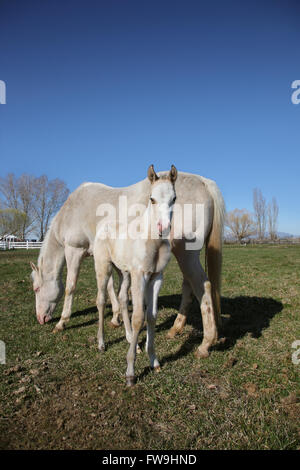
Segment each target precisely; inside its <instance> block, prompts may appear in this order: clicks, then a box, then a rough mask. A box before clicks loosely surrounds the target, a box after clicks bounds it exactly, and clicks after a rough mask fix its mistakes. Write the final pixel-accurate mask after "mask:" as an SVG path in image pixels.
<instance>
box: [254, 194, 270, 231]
mask: <svg viewBox="0 0 300 470" xmlns="http://www.w3.org/2000/svg"><path fill="white" fill-rule="evenodd" d="M253 208H254V217H255V223H256V229H257V236H258V238H259V239H260V240H262V239H263V238H264V237H265V233H266V223H267V205H266V199H265V198H264V196H263V195H262V192H261V190H260V189H258V188H255V189H254V190H253Z"/></svg>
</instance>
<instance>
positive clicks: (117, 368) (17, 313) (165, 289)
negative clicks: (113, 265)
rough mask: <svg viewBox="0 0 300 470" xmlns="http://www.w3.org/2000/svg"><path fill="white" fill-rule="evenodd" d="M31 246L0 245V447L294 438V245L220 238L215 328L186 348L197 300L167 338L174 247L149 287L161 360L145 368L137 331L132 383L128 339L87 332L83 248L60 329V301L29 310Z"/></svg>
mask: <svg viewBox="0 0 300 470" xmlns="http://www.w3.org/2000/svg"><path fill="white" fill-rule="evenodd" d="M37 256H38V252H37V251H34V250H31V251H28V252H27V251H25V250H24V251H23V250H18V251H9V252H1V253H0V276H1V277H0V279H1V287H0V305H1V313H0V340H2V341H4V342H5V344H6V365H4V364H0V376H1V385H0V400H1V401H0V403H1V405H0V406H1V409H0V448H1V449H151V450H158V449H164V450H167V449H168V450H171V449H299V448H300V442H299V441H300V434H299V418H300V403H299V371H300V364H299V365H297V364H294V363H293V362H292V353H293V352H294V351H293V349H292V343H293V342H294V341H295V340H300V247H299V246H247V247H239V246H230V247H227V246H225V247H224V265H223V288H222V313H223V325H224V327H223V332H222V335H223V336H224V337H225V338H226V340H225V341H224V342H221V343H220V344H219V345H218V346H216V347H215V348H214V349H213V350H212V352H211V354H210V356H209V358H207V359H201V360H198V359H196V358H195V356H194V351H195V350H196V348H197V346H198V345H199V344H200V343H201V337H202V325H201V316H200V311H199V306H198V304H197V302H196V301H194V303H193V306H192V309H191V312H190V315H189V317H188V324H187V326H186V328H185V330H184V333H183V334H182V335H181V336H178V337H176V338H175V339H173V340H167V339H166V334H167V331H168V329H169V328H170V327H171V326H172V324H173V321H174V318H175V315H176V313H177V309H178V307H179V303H180V293H181V274H180V272H179V268H178V266H177V263H176V262H175V260H174V258H172V260H171V262H170V264H169V265H168V267H167V269H166V271H165V280H164V283H163V286H162V290H161V293H160V299H159V315H158V321H157V326H156V337H155V342H156V349H157V354H158V358H159V359H160V362H161V365H162V370H161V372H160V373H155V372H153V371H151V370H150V369H149V361H148V356H147V355H146V354H145V351H144V346H145V330H143V331H142V332H141V334H140V337H139V343H140V345H141V348H142V353H141V354H139V355H138V356H137V360H136V374H137V377H138V381H137V384H136V385H135V386H134V387H132V388H126V386H125V370H126V353H127V350H128V343H127V342H126V340H125V332H124V328H123V327H121V328H119V329H111V328H109V326H108V323H109V320H110V319H111V309H110V305H108V306H107V308H106V314H105V327H106V328H105V334H106V345H107V350H106V351H105V352H104V353H99V351H98V349H97V344H96V334H97V322H98V316H97V309H96V306H95V299H96V280H95V274H94V266H93V259H92V258H89V259H87V260H85V261H84V263H83V265H82V268H81V273H80V277H79V282H78V288H77V291H76V295H75V301H74V305H73V312H74V313H73V315H72V317H71V320H70V322H69V324H68V325H67V328H66V330H65V331H63V332H62V333H59V334H52V329H53V327H54V325H55V323H56V321H57V320H58V317H59V315H60V313H61V309H62V302H60V303H59V306H58V309H57V310H56V311H55V314H54V319H53V320H52V321H51V322H50V323H48V324H46V325H44V326H41V325H39V324H38V322H37V320H36V316H35V307H34V294H33V292H32V285H31V280H30V277H29V275H30V266H29V261H30V260H32V261H36V259H37Z"/></svg>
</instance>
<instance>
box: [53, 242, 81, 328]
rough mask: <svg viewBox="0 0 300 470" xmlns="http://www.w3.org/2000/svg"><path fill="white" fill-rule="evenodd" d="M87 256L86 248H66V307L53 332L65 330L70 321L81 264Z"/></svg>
mask: <svg viewBox="0 0 300 470" xmlns="http://www.w3.org/2000/svg"><path fill="white" fill-rule="evenodd" d="M85 256H86V250H85V249H84V248H73V247H68V246H67V247H66V248H65V258H66V264H67V280H66V290H65V300H64V307H63V311H62V314H61V317H60V320H59V322H58V323H57V325H56V326H55V328H54V330H53V332H54V333H57V332H58V331H62V330H63V329H64V328H65V324H66V323H67V322H68V321H69V320H70V317H71V313H72V303H73V296H74V292H75V289H76V284H77V279H78V274H79V269H80V264H81V262H82V260H83V258H84V257H85Z"/></svg>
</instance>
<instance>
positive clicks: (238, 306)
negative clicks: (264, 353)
mask: <svg viewBox="0 0 300 470" xmlns="http://www.w3.org/2000/svg"><path fill="white" fill-rule="evenodd" d="M180 299H181V296H180V295H170V296H163V297H160V298H159V308H162V307H164V308H172V309H177V310H178V308H179V305H180ZM282 309H283V305H282V303H281V302H278V301H277V300H274V299H272V298H267V297H249V296H239V297H234V298H228V297H223V298H222V315H223V318H222V331H221V332H220V336H222V337H225V338H226V339H225V341H224V342H222V343H220V344H218V345H216V346H214V347H213V348H212V349H213V350H218V351H224V350H228V349H231V348H232V347H233V346H234V345H235V343H236V342H237V340H238V339H241V338H243V337H244V336H245V335H247V334H250V335H251V336H252V337H253V338H259V337H260V336H261V334H262V331H263V330H264V329H265V328H268V327H269V325H270V321H271V319H272V318H273V317H274V316H275V315H277V314H278V313H279V312H281V311H282ZM175 318H176V315H172V316H171V317H169V318H168V319H166V320H165V321H164V322H163V323H160V324H159V325H157V328H156V331H158V332H159V331H165V330H169V328H171V327H172V325H173V323H174V320H175ZM187 323H188V324H190V325H192V326H193V328H194V329H193V331H192V333H191V334H190V335H189V336H188V338H187V339H186V340H185V341H184V342H183V344H182V345H181V347H180V349H179V350H178V351H176V352H175V353H172V354H169V355H167V356H165V357H163V358H161V361H160V362H161V365H162V366H163V365H164V364H166V363H169V362H173V361H176V360H178V359H180V358H181V357H184V356H186V355H187V354H188V353H190V352H191V351H193V350H196V348H197V347H198V346H200V344H201V341H202V320H201V313H200V309H199V306H198V303H197V301H196V300H194V301H193V304H192V306H191V309H190V312H189V314H188V317H187ZM166 341H172V340H166ZM149 372H150V369H149V368H145V370H144V372H143V373H142V374H141V376H140V379H141V378H142V377H145V376H146V375H148V373H149Z"/></svg>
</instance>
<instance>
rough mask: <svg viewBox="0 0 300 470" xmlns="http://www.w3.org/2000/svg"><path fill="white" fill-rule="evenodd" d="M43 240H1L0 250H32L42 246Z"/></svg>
mask: <svg viewBox="0 0 300 470" xmlns="http://www.w3.org/2000/svg"><path fill="white" fill-rule="evenodd" d="M42 244H43V242H29V241H27V242H10V241H9V242H0V250H13V249H14V248H16V249H19V248H23V249H25V250H31V249H33V248H41V246H42Z"/></svg>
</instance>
